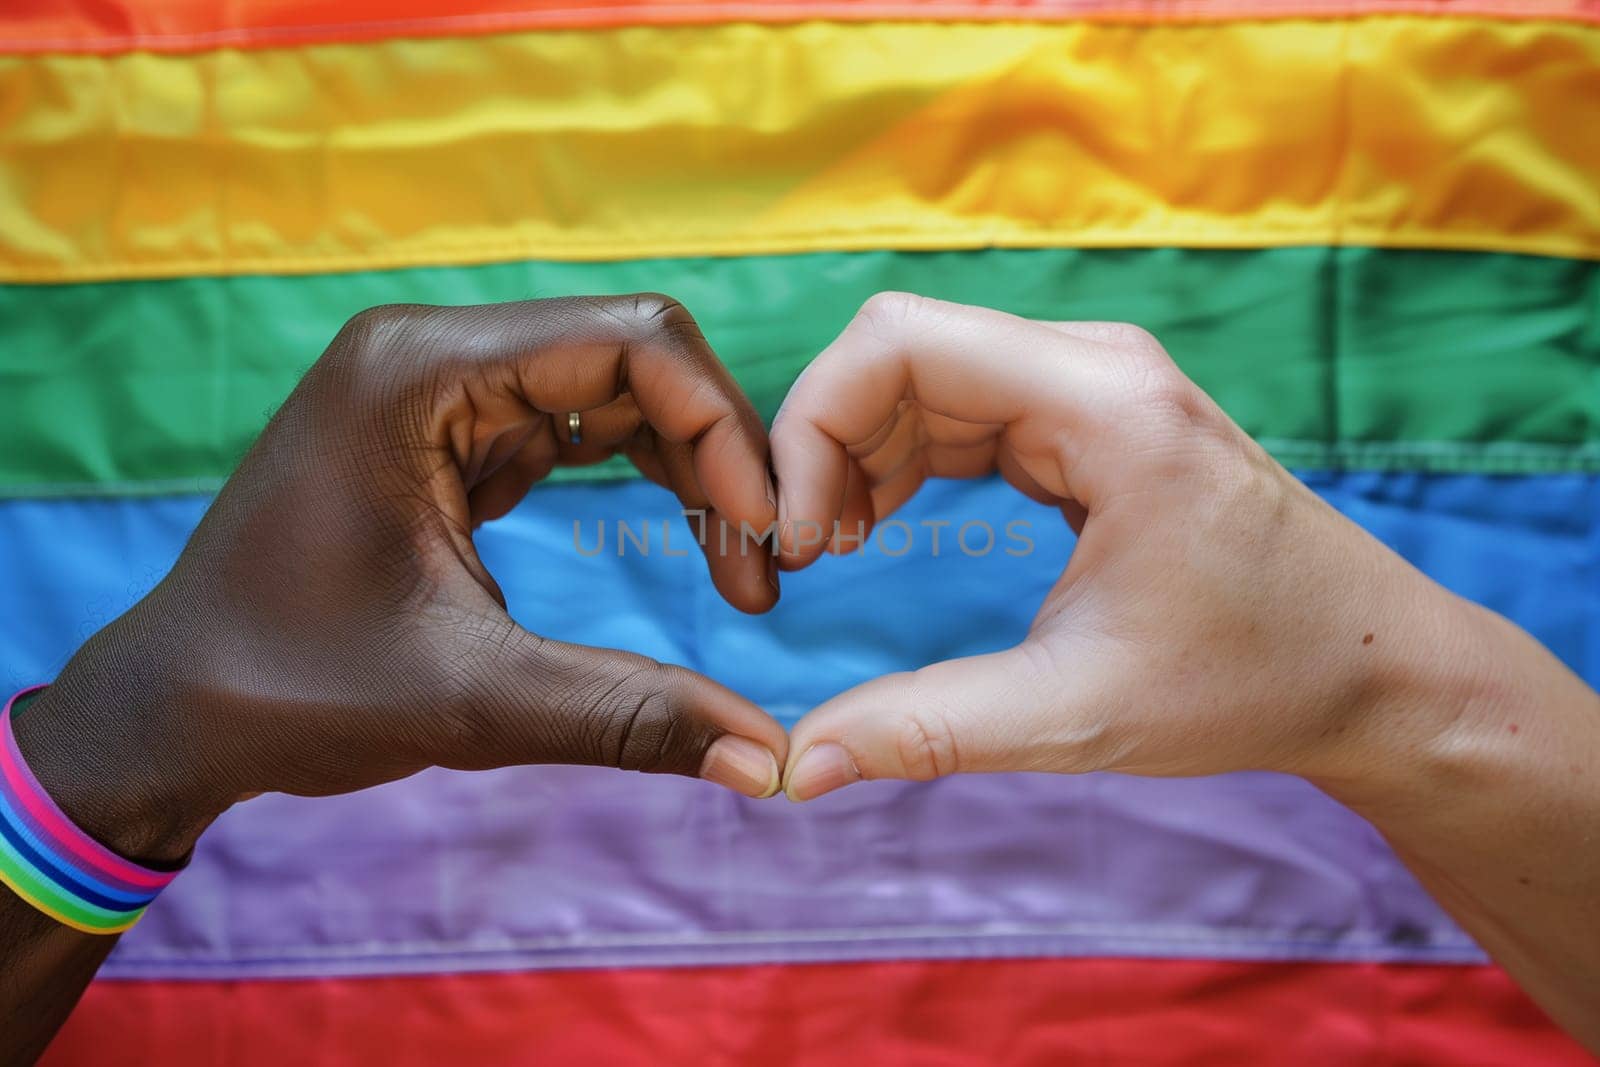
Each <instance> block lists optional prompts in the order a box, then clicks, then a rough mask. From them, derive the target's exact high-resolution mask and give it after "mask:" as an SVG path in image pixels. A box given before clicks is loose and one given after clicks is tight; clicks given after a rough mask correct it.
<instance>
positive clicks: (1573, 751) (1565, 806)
mask: <svg viewBox="0 0 1600 1067" xmlns="http://www.w3.org/2000/svg"><path fill="white" fill-rule="evenodd" d="M1419 631H1420V632H1421V633H1422V634H1424V635H1429V636H1431V638H1432V639H1431V640H1423V641H1419V642H1415V643H1414V644H1415V651H1414V652H1413V653H1412V656H1413V668H1414V669H1413V671H1412V673H1411V677H1410V683H1409V684H1404V685H1400V686H1397V687H1395V689H1394V690H1393V691H1392V692H1391V694H1390V696H1388V697H1387V698H1385V699H1383V700H1381V701H1380V703H1379V706H1378V707H1377V708H1376V709H1375V715H1374V729H1373V730H1372V731H1371V732H1370V736H1369V738H1368V740H1367V742H1366V743H1367V744H1368V746H1369V747H1368V749H1367V755H1366V758H1365V759H1363V760H1361V761H1358V762H1355V763H1352V764H1351V769H1350V771H1349V772H1348V773H1346V774H1344V775H1341V776H1338V777H1334V778H1330V779H1328V780H1324V781H1322V782H1320V783H1319V784H1321V785H1322V786H1323V787H1324V788H1325V789H1327V790H1328V792H1330V793H1331V794H1332V795H1333V796H1335V797H1336V798H1338V799H1339V800H1341V801H1343V802H1345V803H1347V804H1349V805H1350V806H1351V807H1352V808H1354V809H1355V810H1357V811H1358V812H1360V813H1361V814H1363V815H1364V816H1366V817H1367V818H1368V819H1370V820H1371V821H1372V822H1373V823H1374V824H1375V825H1376V826H1377V827H1378V829H1379V830H1381V831H1382V832H1383V834H1384V836H1385V837H1386V838H1388V840H1389V841H1390V843H1391V844H1392V845H1393V846H1394V848H1395V851H1396V852H1397V853H1398V854H1399V855H1400V857H1401V858H1402V859H1403V860H1405V862H1406V863H1407V865H1408V866H1410V867H1411V869H1412V871H1413V872H1414V873H1415V874H1416V875H1417V876H1418V878H1419V879H1420V880H1421V881H1422V883H1423V884H1424V885H1425V886H1426V887H1427V888H1428V889H1429V890H1430V891H1431V892H1432V893H1433V894H1434V896H1435V897H1436V898H1437V899H1438V900H1439V901H1440V902H1441V903H1442V904H1443V905H1444V906H1445V907H1446V908H1447V909H1448V910H1449V911H1450V913H1451V914H1452V915H1453V916H1455V918H1456V919H1457V920H1458V921H1459V922H1460V923H1461V924H1462V925H1463V926H1464V927H1465V928H1466V929H1467V930H1468V931H1469V932H1470V933H1471V934H1472V935H1473V936H1474V937H1475V938H1476V939H1477V940H1478V942H1479V943H1480V944H1481V945H1482V946H1483V947H1484V948H1485V949H1486V950H1487V951H1488V952H1489V954H1490V955H1491V956H1493V957H1494V958H1495V959H1496V960H1497V961H1498V962H1499V963H1501V964H1502V965H1503V966H1504V967H1505V968H1506V969H1507V971H1508V972H1509V973H1510V974H1511V975H1512V977H1514V978H1515V979H1516V980H1517V981H1518V982H1519V983H1520V984H1521V985H1522V986H1523V988H1525V989H1526V990H1527V991H1528V992H1529V993H1530V994H1531V995H1532V996H1533V998H1534V999H1535V1000H1537V1001H1538V1002H1539V1003H1540V1004H1541V1005H1542V1006H1543V1007H1544V1008H1545V1010H1546V1011H1548V1012H1549V1013H1550V1015H1551V1016H1552V1017H1553V1018H1554V1019H1556V1021H1557V1022H1559V1023H1561V1024H1562V1025H1563V1026H1565V1027H1566V1028H1567V1029H1568V1030H1569V1031H1571V1032H1572V1033H1573V1034H1574V1035H1575V1036H1576V1037H1577V1038H1578V1039H1579V1040H1580V1041H1582V1042H1584V1043H1585V1044H1586V1045H1587V1046H1588V1047H1590V1048H1591V1049H1593V1050H1596V1051H1600V695H1597V694H1596V693H1595V692H1594V691H1593V690H1591V689H1589V688H1588V687H1587V686H1586V685H1585V684H1584V683H1583V682H1582V680H1580V679H1579V678H1578V677H1577V676H1576V675H1574V674H1573V673H1572V672H1571V671H1570V670H1568V669H1567V668H1566V667H1565V666H1564V665H1562V664H1561V663H1560V662H1559V661H1557V660H1556V659H1555V657H1554V656H1552V655H1551V654H1550V653H1549V652H1548V651H1546V650H1545V649H1544V648H1542V647H1541V646H1540V645H1539V644H1538V643H1537V642H1535V641H1534V640H1533V639H1532V638H1530V637H1529V636H1528V635H1527V634H1525V633H1523V632H1522V631H1521V630H1519V629H1517V628H1516V627H1515V626H1513V625H1511V624H1510V623H1508V622H1506V621H1505V620H1504V619H1502V618H1500V617H1499V616H1496V615H1493V614H1492V613H1490V612H1487V611H1484V610H1482V609H1481V608H1477V607H1475V606H1473V605H1469V604H1465V603H1464V602H1461V601H1458V600H1455V599H1454V598H1449V600H1448V607H1442V608H1441V610H1439V611H1436V612H1434V615H1433V617H1432V618H1431V619H1428V620H1426V621H1423V622H1422V623H1421V624H1420V625H1419Z"/></svg>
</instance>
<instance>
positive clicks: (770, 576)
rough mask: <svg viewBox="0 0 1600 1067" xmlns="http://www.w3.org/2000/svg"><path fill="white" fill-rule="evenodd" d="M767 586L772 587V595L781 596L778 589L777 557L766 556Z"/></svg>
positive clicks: (780, 591)
mask: <svg viewBox="0 0 1600 1067" xmlns="http://www.w3.org/2000/svg"><path fill="white" fill-rule="evenodd" d="M767 584H768V585H770V586H772V591H773V592H774V593H778V594H779V595H782V592H783V591H782V590H781V589H779V588H778V557H777V556H768V557H767Z"/></svg>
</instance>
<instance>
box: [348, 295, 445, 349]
mask: <svg viewBox="0 0 1600 1067" xmlns="http://www.w3.org/2000/svg"><path fill="white" fill-rule="evenodd" d="M427 310H428V309H427V307H426V306H425V305H422V304H379V305H377V306H376V307H370V308H366V309H365V310H363V311H358V312H356V313H355V314H354V315H352V316H350V318H349V320H348V321H346V322H345V324H344V328H343V329H342V330H340V331H339V334H340V338H341V339H342V340H344V341H345V344H346V347H348V348H349V349H351V350H352V351H356V352H369V351H373V350H383V349H387V348H390V347H392V346H394V345H395V344H396V342H400V341H403V340H404V339H405V337H406V334H407V333H408V331H409V330H410V329H411V328H412V327H413V326H414V325H415V323H416V321H417V320H418V319H419V318H420V317H421V316H422V315H423V314H424V313H425V312H426V311H427Z"/></svg>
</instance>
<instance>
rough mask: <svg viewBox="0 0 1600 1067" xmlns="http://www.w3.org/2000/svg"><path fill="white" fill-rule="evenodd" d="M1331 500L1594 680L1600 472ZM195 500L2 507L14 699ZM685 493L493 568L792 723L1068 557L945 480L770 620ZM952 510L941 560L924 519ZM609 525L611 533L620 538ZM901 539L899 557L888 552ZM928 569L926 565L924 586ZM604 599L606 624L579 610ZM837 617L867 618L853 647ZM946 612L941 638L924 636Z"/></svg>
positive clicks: (1047, 524) (571, 622)
mask: <svg viewBox="0 0 1600 1067" xmlns="http://www.w3.org/2000/svg"><path fill="white" fill-rule="evenodd" d="M1306 478H1307V481H1308V483H1309V484H1310V485H1311V486H1312V488H1313V489H1315V490H1316V491H1317V492H1318V493H1319V494H1320V495H1322V496H1323V498H1324V499H1326V500H1328V501H1329V502H1330V503H1332V504H1333V505H1334V506H1335V507H1337V508H1338V509H1339V510H1340V511H1342V512H1344V513H1345V514H1347V515H1349V516H1350V517H1351V518H1353V519H1354V520H1355V521H1356V522H1358V523H1360V524H1361V525H1363V526H1365V527H1366V528H1367V529H1368V530H1370V531H1372V533H1374V534H1375V535H1376V536H1377V537H1378V538H1379V539H1381V540H1383V541H1384V542H1385V543H1387V544H1389V545H1390V546H1391V547H1393V548H1394V549H1396V550H1397V551H1398V552H1400V554H1401V555H1403V556H1405V557H1406V558H1408V559H1410V560H1411V561H1412V562H1413V563H1415V564H1417V566H1419V567H1420V568H1421V569H1422V570H1423V571H1425V572H1427V573H1428V574H1430V575H1432V576H1433V577H1434V578H1435V579H1437V580H1438V581H1440V582H1441V583H1443V584H1444V585H1445V586H1447V587H1449V588H1451V589H1453V590H1454V591H1456V592H1458V593H1460V594H1461V595H1463V596H1465V597H1467V598H1468V599H1470V600H1474V601H1477V602H1478V603H1481V604H1484V605H1486V606H1487V607H1490V608H1493V609H1494V610H1496V611H1499V612H1501V613H1502V614H1504V615H1506V616H1507V617H1509V618H1510V619H1512V620H1513V621H1515V622H1516V623H1518V624H1519V625H1521V626H1522V627H1524V628H1525V629H1527V630H1528V631H1529V632H1530V633H1532V634H1533V635H1534V636H1535V637H1537V638H1538V639H1539V640H1540V641H1542V642H1543V643H1544V644H1545V645H1546V646H1548V647H1549V648H1550V649H1551V650H1553V651H1554V652H1555V654H1556V655H1557V656H1559V657H1560V658H1561V659H1562V660H1564V661H1565V662H1566V663H1567V664H1568V665H1569V666H1571V667H1572V668H1573V669H1574V670H1576V671H1577V672H1578V673H1579V674H1581V675H1582V676H1583V677H1584V678H1586V679H1587V680H1588V681H1589V682H1590V684H1591V685H1593V684H1597V683H1600V477H1597V476H1595V475H1577V474H1574V475H1544V476H1537V477H1494V476H1482V475H1421V474H1395V473H1380V472H1354V473H1343V474H1310V475H1306ZM205 505H206V500H205V498H202V497H159V498H148V499H134V500H103V499H94V500H91V499H85V500H50V501H40V500H19V501H6V502H3V503H0V558H4V559H6V560H7V561H9V563H10V566H8V567H7V572H8V573H7V574H6V580H5V581H4V582H0V679H3V680H4V681H5V682H6V687H5V688H6V691H8V692H9V691H10V690H11V689H14V688H18V687H20V686H22V685H23V684H28V683H33V682H38V681H48V680H49V679H51V678H53V677H54V676H55V675H56V673H57V672H58V671H59V670H60V669H61V667H62V666H63V665H64V664H65V662H66V660H67V658H68V657H69V656H70V655H71V653H72V651H73V649H74V648H76V647H77V646H78V645H79V644H81V643H82V642H83V641H84V640H85V639H87V638H88V637H89V635H90V634H92V633H93V632H94V631H95V630H97V629H98V628H100V627H101V626H103V625H105V624H106V623H107V622H109V621H110V620H111V619H113V618H114V617H115V616H116V615H117V614H119V613H120V612H122V611H123V610H125V609H126V608H127V607H128V606H129V605H131V604H132V603H133V602H134V601H135V600H136V599H138V597H139V596H141V595H142V594H143V593H144V592H145V591H146V590H148V589H149V588H150V587H151V586H153V585H154V584H155V582H156V581H158V580H159V579H160V577H161V576H162V574H164V573H165V571H166V569H167V568H168V567H170V565H171V563H172V561H173V560H174V559H176V558H177V555H178V552H179V551H180V550H181V549H182V547H183V544H184V541H185V539H186V538H187V537H188V536H189V534H190V532H191V531H192V529H193V528H194V525H195V524H196V523H197V522H198V521H199V518H200V516H201V514H202V513H203V511H204V508H205ZM673 516H674V511H673V502H672V500H671V498H670V497H669V496H668V495H667V494H666V493H664V492H663V491H662V490H660V489H658V488H657V487H655V486H652V485H649V484H647V483H642V482H638V483H622V484H617V485H612V486H556V487H549V488H542V489H540V490H537V491H536V492H535V493H534V494H533V495H532V496H531V497H530V498H529V499H528V500H527V501H525V502H524V503H523V504H522V505H521V506H520V507H519V508H518V509H517V510H516V511H514V512H513V513H512V514H511V515H510V516H508V517H507V518H506V519H504V520H502V521H501V522H499V523H495V524H491V525H490V526H489V527H487V528H485V529H484V530H483V531H482V532H481V533H480V537H479V541H480V545H481V550H482V553H483V556H484V558H485V560H486V561H487V563H488V564H489V566H490V568H491V569H492V570H493V571H494V574H495V576H496V578H497V579H498V580H499V581H500V584H501V585H502V587H503V588H504V589H505V592H506V595H507V597H508V598H509V600H510V604H511V608H512V613H513V614H514V615H515V616H516V617H517V618H518V620H519V621H521V622H522V623H523V624H524V625H527V626H528V627H530V628H532V629H534V630H537V631H538V632H540V633H542V634H545V635H546V636H552V637H559V638H563V639H567V640H575V641H585V642H588V643H592V644H606V645H611V646H613V647H621V648H628V649H632V650H635V651H639V652H642V653H645V654H647V655H652V656H656V657H658V658H661V659H665V660H670V661H673V662H678V663H683V664H685V665H687V666H690V667H694V668H696V669H702V670H708V671H710V672H711V673H713V674H715V675H716V676H717V677H718V678H720V679H723V680H725V681H727V682H728V683H729V684H731V685H732V686H734V688H736V689H739V690H740V691H741V692H744V693H745V694H746V695H748V696H750V697H751V698H752V699H755V700H757V701H759V702H762V703H763V704H764V705H765V706H767V707H769V709H771V710H773V711H774V713H775V714H778V715H779V716H780V717H790V718H792V717H793V716H795V715H797V714H799V713H800V712H802V711H804V710H805V708H807V707H809V706H811V705H812V704H814V703H816V702H818V701H820V700H822V699H824V698H826V697H827V696H829V695H831V694H832V693H836V692H838V691H840V690H841V689H844V688H846V687H848V686H850V685H853V684H855V683H856V682H859V681H862V680H864V679H866V678H869V677H872V676H874V675H877V674H881V673H884V672H886V671H891V670H902V669H906V668H909V667H915V666H918V665H920V664H923V663H926V662H929V661H931V660H934V659H939V658H944V657H947V656H951V655H961V654H969V653H972V652H979V651H989V650H992V649H995V648H999V647H1004V646H1005V645H1008V644H1010V643H1012V642H1014V641H1015V640H1016V639H1018V638H1019V637H1021V636H1022V634H1023V633H1024V632H1025V631H1026V629H1027V624H1028V621H1029V620H1030V618H1031V617H1032V614H1033V611H1034V609H1035V608H1036V607H1037V605H1038V604H1039V602H1040V600H1041V599H1042V597H1043V596H1044V593H1045V592H1046V591H1047V590H1048V589H1049V588H1050V585H1051V584H1052V583H1053V582H1054V580H1055V578H1056V576H1057V575H1058V574H1059V573H1060V569H1061V566H1062V564H1063V562H1064V561H1065V559H1066V556H1067V553H1068V552H1069V551H1070V547H1071V534H1070V533H1069V532H1068V531H1066V529H1065V528H1064V527H1063V526H1062V524H1061V523H1060V521H1059V519H1057V518H1056V517H1055V513H1054V512H1052V511H1050V510H1049V509H1047V508H1042V507H1039V506H1037V505H1034V504H1031V503H1030V502H1028V501H1026V500H1024V499H1022V498H1021V497H1019V496H1018V495H1017V494H1015V493H1013V492H1011V491H1010V490H1009V489H1007V488H1006V487H1005V486H1003V485H1001V484H1000V483H998V482H977V483H934V484H933V485H931V486H929V487H928V488H927V489H925V490H924V492H923V493H922V494H921V495H920V496H919V498H918V499H917V500H915V501H913V502H912V505H911V506H910V507H909V508H908V509H907V511H906V513H905V514H904V515H903V516H901V517H902V518H904V519H906V520H907V522H908V523H910V525H911V526H912V527H913V528H914V530H915V531H916V532H917V533H918V535H919V536H918V541H917V544H916V546H915V547H914V549H913V551H912V552H911V553H910V554H908V555H907V556H904V557H901V558H898V559H897V558H890V557H888V556H886V555H884V554H883V553H881V552H870V553H867V554H865V555H863V556H861V557H858V558H850V559H844V560H831V561H826V563H825V565H822V566H818V567H814V568H812V569H810V570H808V571H805V572H802V573H801V574H798V575H786V576H785V577H784V593H783V596H784V599H783V603H781V604H780V605H779V607H778V608H777V610H775V611H774V612H773V613H771V614H770V615H767V616H763V617H760V618H754V619H752V618H747V617H745V616H742V615H739V614H738V613H736V612H734V611H733V610H732V609H730V608H728V607H727V606H726V605H724V604H722V603H721V601H720V600H718V599H717V597H716V595H715V593H714V592H713V590H712V589H711V587H710V583H709V582H708V581H707V580H706V578H705V575H704V567H703V565H702V564H701V562H700V560H699V559H698V558H694V556H693V555H692V554H691V556H690V557H688V558H678V557H671V558H669V557H666V556H664V555H663V554H662V552H661V525H660V524H661V523H662V522H663V521H667V522H669V523H670V524H671V526H672V531H673V535H674V541H673V550H674V551H677V550H679V549H681V548H682V547H683V545H684V544H685V543H686V541H687V539H686V537H685V536H684V531H683V530H682V529H680V528H679V526H678V520H675V519H674V518H673ZM618 519H626V520H630V521H631V523H632V526H633V528H634V529H635V530H636V531H637V529H638V528H639V526H640V525H641V523H642V522H643V521H645V520H650V521H651V522H652V523H653V525H652V528H651V538H652V540H651V547H652V548H653V549H654V550H655V551H654V552H653V554H652V555H651V556H650V557H649V558H641V557H640V556H639V555H638V554H637V553H636V552H634V551H633V546H632V543H631V542H630V543H629V545H628V554H627V555H626V556H625V557H623V558H620V559H619V558H618V557H617V555H616V548H617V546H616V538H615V536H614V535H613V536H611V537H610V538H608V541H607V545H606V551H605V553H604V554H603V555H601V556H598V557H594V558H588V557H585V556H583V555H581V554H580V553H579V552H577V551H576V550H575V549H574V545H573V529H572V523H573V521H575V520H576V521H578V522H580V523H581V531H582V539H583V545H584V547H585V548H586V549H592V548H593V545H594V536H595V533H594V531H595V529H596V523H597V522H607V523H613V524H614V523H615V521H616V520H618ZM935 519H949V520H951V521H952V522H953V523H954V526H952V527H951V528H950V529H949V530H946V531H945V533H944V535H943V538H942V543H941V549H942V554H941V558H940V559H939V560H932V559H931V558H930V557H929V555H928V553H929V551H930V550H931V543H930V538H929V536H928V534H927V530H926V528H925V527H921V526H920V525H919V523H921V522H922V521H923V520H929V521H932V520H935ZM970 519H982V520H986V521H988V522H989V523H991V524H992V525H993V526H994V527H995V528H996V529H997V532H998V533H1000V534H1001V536H1002V537H1003V528H1004V524H1005V523H1006V522H1009V521H1012V520H1022V521H1027V522H1031V523H1032V529H1031V534H1032V536H1033V538H1034V540H1035V542H1036V550H1035V551H1034V552H1033V553H1032V554H1031V555H1029V556H1026V557H1013V556H1008V555H1006V554H1005V553H1004V552H1003V551H998V550H997V551H995V552H993V553H991V554H990V555H989V556H987V557H984V558H981V559H970V558H967V557H965V556H963V555H961V554H960V553H959V552H958V551H954V550H952V549H951V547H950V545H949V543H948V542H949V538H950V536H951V533H952V532H953V530H954V527H955V526H959V525H960V524H961V523H962V522H965V521H968V520H970ZM608 528H611V529H614V527H610V526H608ZM891 547H893V546H891ZM930 567H935V568H936V572H935V573H936V578H937V580H936V581H935V582H932V583H930V582H929V575H930V570H929V568H930ZM594 605H600V606H603V607H604V610H603V611H595V610H585V608H586V607H592V606H594ZM841 619H849V620H862V621H861V623H860V624H859V625H857V626H856V627H855V628H854V629H853V630H852V633H851V635H850V639H849V640H848V641H846V640H841V639H840V637H839V632H838V627H839V624H840V620H841ZM930 619H937V620H939V621H938V625H936V626H931V625H929V620H930Z"/></svg>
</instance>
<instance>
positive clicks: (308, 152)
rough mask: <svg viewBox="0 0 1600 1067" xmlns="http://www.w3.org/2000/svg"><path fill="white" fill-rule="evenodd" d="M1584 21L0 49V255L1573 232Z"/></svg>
mask: <svg viewBox="0 0 1600 1067" xmlns="http://www.w3.org/2000/svg"><path fill="white" fill-rule="evenodd" d="M1597 101H1600V31H1596V30H1595V29H1591V28H1585V27H1581V26H1575V25H1565V24H1557V23H1505V22H1494V21H1488V20H1472V19H1445V18H1381V19H1380V18H1371V19H1353V20H1344V21H1338V20H1333V21H1328V20H1306V21H1294V20H1290V21H1277V22H1245V23H1223V24H1211V25H1190V26H1171V25H1168V26H1127V25H1108V24H1084V23H1065V24H1048V25H1046V24H1006V23H1001V24H986V25H974V24H925V23H868V24H861V25H840V24H836V23H805V24H799V25H791V26H755V25H738V24H735V25H724V26H716V27H694V28H676V29H673V28H632V29H623V30H613V31H604V32H552V33H524V34H511V35H505V36H497V37H483V38H458V39H440V40H391V41H384V42H381V43H374V44H360V45H321V46H315V47H307V48H298V49H285V50H260V51H249V52H233V51H217V52H209V53H202V54H198V55H189V56H164V55H152V54H142V53H134V54H127V55H119V56H110V57H99V56H39V57H10V58H5V59H3V60H0V280H11V281H64V280H79V279H96V278H111V277H144V276H157V275H182V274H215V273H250V272H295V271H325V270H347V269H357V268H372V267H399V266H410V265H417V264H428V263H480V262H488V261H495V260H510V259H521V258H540V259H609V258H619V257H634V256H688V255H702V254H741V253H774V252H796V251H810V250H816V249H845V250H848V249H863V248H902V249H931V248H966V247H975V246H984V245H1000V246H1012V247H1039V246H1057V245H1073V246H1112V245H1187V246H1211V247H1237V246H1262V245H1286V244H1327V243H1349V244H1372V245H1388V246H1402V247H1433V248H1474V249H1485V250H1495V251H1510V252H1534V253H1545V254H1551V255H1564V256H1579V257H1595V256H1600V114H1597V111H1600V106H1597Z"/></svg>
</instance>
